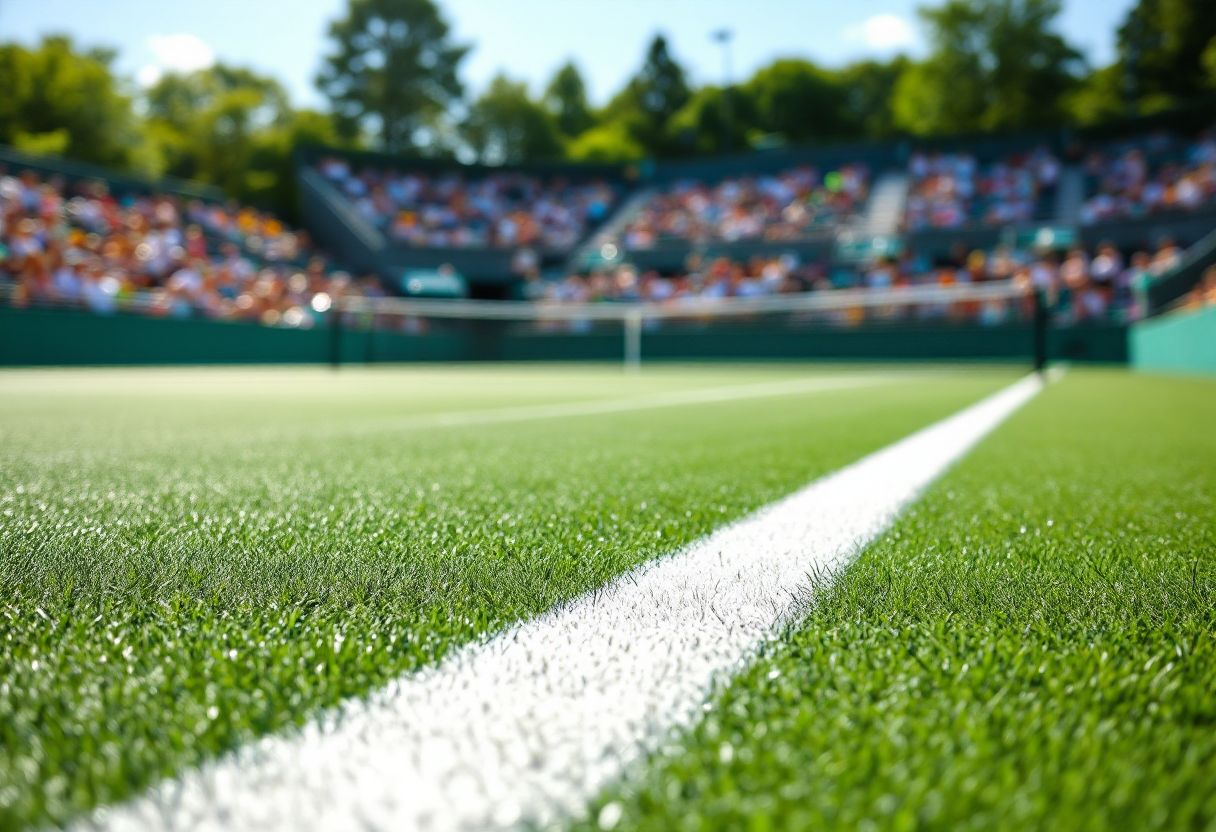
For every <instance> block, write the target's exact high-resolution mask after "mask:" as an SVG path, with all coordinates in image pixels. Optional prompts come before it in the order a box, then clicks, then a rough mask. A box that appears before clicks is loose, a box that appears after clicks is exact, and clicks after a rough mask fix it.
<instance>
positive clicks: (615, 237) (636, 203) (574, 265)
mask: <svg viewBox="0 0 1216 832" xmlns="http://www.w3.org/2000/svg"><path fill="white" fill-rule="evenodd" d="M655 193H656V189H655V188H641V189H640V190H637V191H634V192H633V193H632V194H630V196H629V198H628V199H626V200H625V202H624V203H622V204H621V207H620V208H618V209H617V210H616V211H615V212H614V213H613V215H612V216H611V217H609V218H608V220H607V221H606V222H605V223H604V224H603V225H602V226H600V227H599V228H598V229H596V230H595V232H594V233H593V234H591V235H590V236H589V237H588V238H587V239H586V240H584V241H583V242H582V244H580V245H579V246H578V247H577V248H575V249H574V252H573V253H572V254H571V255H570V257H569V259H567V261H566V269H565V271H566V273H567V274H572V273H574V272H578V271H583V270H585V269H586V268H587V267H588V266H589V265H591V264H592V263H595V262H597V261H599V260H601V259H602V255H601V254H600V252H601V250H602V249H603V247H604V245H605V244H606V243H612V244H613V245H615V246H617V247H618V249H619V248H620V247H621V242H620V238H621V234H622V233H623V232H624V231H625V229H626V228H627V227H628V226H629V223H631V222H633V219H634V217H636V216H637V215H638V214H639V213H641V211H642V209H643V208H645V207H646V203H648V202H650V200H651V198H652V197H653V196H654V195H655Z"/></svg>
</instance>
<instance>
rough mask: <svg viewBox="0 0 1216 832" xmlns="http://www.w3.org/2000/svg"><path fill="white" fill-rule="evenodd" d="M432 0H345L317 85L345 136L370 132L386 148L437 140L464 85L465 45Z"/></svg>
mask: <svg viewBox="0 0 1216 832" xmlns="http://www.w3.org/2000/svg"><path fill="white" fill-rule="evenodd" d="M449 35H450V31H449V28H448V24H447V22H446V21H445V20H444V19H443V18H442V17H441V16H440V14H439V9H438V8H437V7H436V6H435V3H434V2H433V1H432V0H349V2H348V7H347V13H346V17H344V18H342V19H340V20H337V21H334V23H332V24H331V25H330V27H329V37H330V40H331V42H332V44H333V47H334V51H333V52H332V53H330V54H329V55H327V56H326V57H325V62H324V68H323V69H322V70H321V73H320V74H319V75H318V76H317V87H318V88H319V89H320V90H321V92H322V93H323V94H324V95H325V96H326V97H327V98H328V99H329V102H330V107H331V109H332V111H333V115H334V119H335V123H336V124H337V126H338V129H339V131H340V132H341V134H342V135H343V136H344V137H346V138H347V139H351V140H353V139H355V138H357V137H359V136H360V135H366V136H369V137H374V139H375V141H376V143H377V145H378V146H379V147H380V149H381V150H384V151H385V152H389V153H401V152H406V151H417V150H420V149H425V148H428V147H433V146H434V145H435V141H434V139H435V133H436V127H437V125H438V123H439V122H440V120H441V118H442V116H443V115H444V114H445V113H446V112H448V111H449V110H450V109H451V108H452V106H453V105H454V104H456V103H457V102H458V101H459V100H460V98H461V96H462V94H463V92H464V88H463V85H462V84H461V82H460V76H459V68H460V62H461V61H462V60H463V59H464V57H465V55H466V54H467V53H468V51H469V48H468V47H467V46H459V45H456V44H454V43H452V42H451V40H450V37H449Z"/></svg>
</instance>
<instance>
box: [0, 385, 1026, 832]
mask: <svg viewBox="0 0 1216 832" xmlns="http://www.w3.org/2000/svg"><path fill="white" fill-rule="evenodd" d="M807 372H808V371H807V370H806V369H805V368H798V367H769V368H766V367H756V366H753V367H746V368H740V367H732V368H716V367H702V368H683V369H656V370H653V371H647V372H646V373H644V374H642V375H640V376H629V375H625V374H622V373H621V372H620V371H619V370H616V369H614V368H601V369H595V368H587V367H582V368H577V369H571V368H560V367H551V368H546V369H543V370H542V369H526V368H525V369H522V370H508V371H503V370H500V369H495V370H489V371H487V370H481V369H475V368H455V369H450V368H449V369H427V368H422V369H411V370H377V371H375V372H367V373H362V372H359V371H354V372H346V371H344V372H343V373H342V374H340V375H335V374H333V373H327V372H325V371H314V370H291V369H289V370H259V369H244V370H231V371H228V370H224V371H216V370H193V371H191V370H184V371H183V370H169V371H158V370H148V371H139V370H136V371H102V372H88V371H85V372H77V373H68V374H64V373H58V372H56V373H41V374H31V373H28V372H22V373H5V374H0V420H2V422H3V424H4V425H6V432H5V441H4V442H3V443H2V444H0V551H2V552H3V553H4V556H3V557H0V622H3V623H2V624H0V632H2V633H3V636H2V637H0V828H3V829H16V828H45V827H47V825H48V824H55V823H63V822H65V821H68V820H70V819H71V818H73V817H76V816H79V815H80V814H81V813H82V812H84V811H87V810H88V809H90V808H92V807H93V806H95V805H96V804H98V803H104V802H113V801H118V800H121V799H123V798H124V797H126V796H128V795H131V794H132V793H133V792H136V791H137V790H138V789H140V788H142V787H143V786H145V785H147V784H148V783H150V782H152V781H155V780H157V779H160V778H163V777H167V776H171V775H172V774H173V773H174V772H175V771H179V770H181V768H182V767H184V766H189V765H194V764H197V763H198V762H200V761H202V760H205V759H208V758H213V757H214V756H215V755H216V754H218V753H220V752H222V751H224V750H227V749H230V748H232V747H234V746H236V745H238V744H242V743H248V742H249V741H251V740H253V739H254V738H256V737H258V736H261V735H265V734H267V733H269V732H274V731H286V730H290V729H291V728H292V727H293V726H294V725H296V724H298V723H301V722H303V721H304V720H306V719H308V718H310V717H311V716H313V715H314V714H316V713H317V711H318V710H319V709H322V708H325V707H329V706H333V705H336V704H337V703H339V702H340V701H342V700H343V699H344V698H346V697H350V696H358V695H361V694H363V693H365V692H367V691H368V690H370V689H373V688H375V687H378V686H381V685H383V684H385V683H386V682H387V681H388V680H390V679H392V678H394V677H396V676H398V675H399V674H401V673H404V672H408V671H410V670H413V669H416V668H419V667H421V666H424V665H427V664H431V663H434V662H435V661H436V660H438V659H439V658H440V657H441V656H443V655H444V654H445V653H446V652H447V651H449V650H451V649H452V648H453V647H455V646H457V645H460V644H463V643H466V642H468V641H470V640H471V639H474V638H476V637H478V636H479V635H481V634H484V633H486V632H492V631H495V630H499V629H501V628H503V627H505V626H507V625H509V624H510V623H511V622H514V621H517V620H519V619H522V618H528V617H531V616H534V615H538V614H540V613H542V612H544V611H546V610H548V609H550V608H551V607H552V606H553V605H554V604H557V603H559V602H561V601H562V600H564V599H568V598H571V597H572V596H575V595H577V594H579V593H581V592H584V591H586V590H589V589H591V588H593V587H596V586H601V585H602V584H603V583H605V582H606V581H608V580H610V579H612V578H614V577H616V576H617V575H619V574H620V573H621V572H622V571H624V570H626V569H628V568H630V567H631V566H634V565H636V564H638V563H640V562H642V561H645V560H647V559H649V558H652V557H654V556H656V555H658V554H660V553H663V552H666V551H671V550H673V549H676V548H678V547H680V546H683V545H685V544H686V543H688V542H690V541H692V540H695V539H697V538H698V537H700V536H701V535H703V534H705V533H706V532H708V531H710V530H711V529H713V528H715V527H717V526H720V525H721V524H723V523H725V522H728V521H730V520H731V519H733V518H736V517H739V516H741V515H743V514H745V513H746V512H748V511H749V510H751V509H754V508H755V507H757V506H759V505H762V504H765V503H767V502H769V501H771V500H773V499H775V498H776V497H779V496H781V495H783V494H785V493H788V491H789V490H791V489H792V488H795V487H797V486H800V485H802V484H804V483H805V482H807V481H808V480H810V479H812V478H814V477H817V476H819V475H821V474H823V473H825V472H827V471H830V470H833V469H835V468H837V467H839V466H841V465H843V464H846V463H847V462H849V461H851V460H853V459H855V458H856V457H858V456H859V455H861V454H863V453H865V452H867V451H869V450H872V449H874V448H877V447H881V446H883V445H885V444H888V443H889V442H891V441H894V440H895V439H897V438H899V437H901V436H903V435H906V434H907V433H909V432H911V431H913V430H915V429H917V428H918V427H920V426H921V425H924V424H926V423H928V422H930V421H933V420H935V419H938V418H941V417H942V416H944V415H947V414H949V413H951V412H953V411H954V410H956V409H958V408H959V407H961V406H962V405H964V404H965V403H967V402H969V401H973V400H974V399H975V398H977V397H979V396H981V395H984V394H986V393H987V392H989V391H991V390H993V389H994V388H995V387H997V386H999V385H1001V384H1004V383H1005V382H1006V381H1007V380H1008V379H1009V378H1010V377H1011V373H1010V372H1009V371H1007V370H995V371H985V372H965V373H960V374H957V375H954V376H953V377H951V376H950V374H948V373H943V372H940V371H939V372H935V373H934V374H933V375H931V376H929V375H927V376H926V377H925V378H924V379H923V380H922V381H921V382H920V383H919V384H890V385H885V386H881V385H880V386H877V387H874V388H869V389H858V390H850V391H837V392H831V393H823V394H809V395H800V396H791V397H788V398H783V399H782V400H781V406H780V407H774V406H773V400H772V399H756V400H751V401H740V402H731V403H720V404H715V405H699V406H696V407H680V408H670V409H657V410H649V411H638V412H635V413H615V414H611V415H606V416H585V417H575V418H566V419H551V420H543V421H536V422H514V423H503V424H497V425H495V424H489V425H480V426H477V427H465V428H457V427H442V426H432V427H429V428H428V427H424V426H421V425H419V424H417V422H415V423H414V424H413V425H412V426H411V418H413V419H415V420H416V419H418V418H425V416H426V414H428V413H430V414H442V413H450V412H452V411H459V410H481V409H485V408H489V407H513V406H519V405H526V404H539V403H545V402H555V401H580V400H588V399H598V398H615V397H627V396H637V395H644V394H649V393H655V392H659V391H669V390H680V389H694V388H699V387H713V386H719V385H723V384H735V383H745V382H746V383H754V382H758V381H763V380H766V379H771V380H778V379H782V378H785V379H789V378H795V377H800V376H801V377H805V375H806V374H807ZM851 372H852V371H851ZM353 414H358V415H357V416H353ZM740 425H747V429H746V430H740V429H739V426H740Z"/></svg>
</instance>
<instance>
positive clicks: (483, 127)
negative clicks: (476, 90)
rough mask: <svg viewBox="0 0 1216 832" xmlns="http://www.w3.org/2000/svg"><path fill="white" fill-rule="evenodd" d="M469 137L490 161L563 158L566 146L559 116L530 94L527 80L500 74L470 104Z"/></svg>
mask: <svg viewBox="0 0 1216 832" xmlns="http://www.w3.org/2000/svg"><path fill="white" fill-rule="evenodd" d="M463 133H464V136H465V140H466V141H467V142H468V144H469V146H470V147H471V148H472V149H473V150H474V151H476V153H477V156H478V159H479V160H480V161H482V162H484V163H486V164H498V165H501V164H518V163H519V162H526V161H544V160H551V159H560V158H561V156H562V153H563V151H564V149H565V143H564V142H563V140H562V134H561V130H560V129H559V128H558V123H557V119H556V118H554V116H553V114H552V113H551V112H549V111H548V110H546V109H545V108H544V107H543V106H542V105H541V104H540V103H539V102H536V101H533V100H532V99H531V98H530V97H529V96H528V87H527V85H526V84H522V83H516V82H514V81H512V80H511V79H509V78H507V77H506V76H505V75H498V76H497V77H496V78H495V79H494V80H493V81H491V82H490V86H489V88H487V89H486V91H485V92H484V93H482V95H481V97H480V98H478V99H477V101H476V102H474V104H473V106H472V107H470V108H469V115H468V118H467V119H466V120H465V122H464V125H463Z"/></svg>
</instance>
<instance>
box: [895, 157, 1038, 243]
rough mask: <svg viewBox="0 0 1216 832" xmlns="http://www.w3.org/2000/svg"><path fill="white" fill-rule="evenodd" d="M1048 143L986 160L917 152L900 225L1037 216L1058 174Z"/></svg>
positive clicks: (992, 221)
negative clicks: (1030, 149) (997, 158)
mask: <svg viewBox="0 0 1216 832" xmlns="http://www.w3.org/2000/svg"><path fill="white" fill-rule="evenodd" d="M1060 170H1061V165H1060V161H1059V159H1057V158H1056V157H1055V155H1053V154H1052V153H1051V152H1050V151H1049V150H1047V149H1046V148H1038V149H1036V150H1033V151H1030V152H1027V153H1013V154H1009V155H1007V156H1005V157H1004V158H1002V159H999V160H997V161H995V162H992V163H990V164H986V165H982V166H981V165H980V164H979V163H977V161H976V159H975V157H974V156H973V155H971V154H970V153H924V152H920V151H918V152H916V153H913V154H912V157H911V158H910V159H909V161H908V178H909V191H908V199H907V203H906V205H905V208H904V228H905V230H907V231H920V230H923V229H926V228H961V227H963V226H966V225H976V224H979V225H1006V224H1009V223H1015V222H1026V221H1029V220H1032V219H1036V218H1041V217H1042V216H1043V215H1044V214H1045V213H1046V211H1047V210H1049V208H1048V206H1049V204H1050V201H1051V198H1052V196H1053V195H1054V193H1055V191H1056V186H1057V184H1058V182H1059V179H1060Z"/></svg>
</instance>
